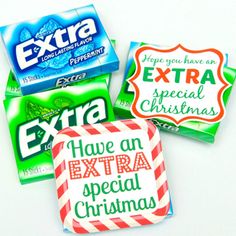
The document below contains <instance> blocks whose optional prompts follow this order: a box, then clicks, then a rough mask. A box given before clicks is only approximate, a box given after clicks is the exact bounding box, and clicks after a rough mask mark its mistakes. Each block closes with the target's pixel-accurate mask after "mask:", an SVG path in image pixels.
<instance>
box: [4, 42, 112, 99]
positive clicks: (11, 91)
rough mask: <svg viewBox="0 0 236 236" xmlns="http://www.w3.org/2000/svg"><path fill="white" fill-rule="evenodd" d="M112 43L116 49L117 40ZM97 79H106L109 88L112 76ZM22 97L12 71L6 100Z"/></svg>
mask: <svg viewBox="0 0 236 236" xmlns="http://www.w3.org/2000/svg"><path fill="white" fill-rule="evenodd" d="M111 42H112V45H113V47H114V48H115V46H116V40H111ZM91 79H94V78H91ZM96 79H105V80H106V83H107V86H108V88H109V87H110V82H111V74H105V75H101V76H98V77H96ZM79 82H80V81H79ZM79 82H74V83H70V84H69V85H68V86H70V85H77V84H78V83H79ZM20 96H22V93H21V90H20V86H19V84H18V83H17V81H16V79H15V76H14V74H13V72H12V71H10V73H9V75H8V80H7V86H6V90H5V97H6V98H13V97H20Z"/></svg>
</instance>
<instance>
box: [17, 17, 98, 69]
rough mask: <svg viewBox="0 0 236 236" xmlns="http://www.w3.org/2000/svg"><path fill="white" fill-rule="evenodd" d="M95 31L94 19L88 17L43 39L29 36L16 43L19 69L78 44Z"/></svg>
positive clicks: (61, 52)
mask: <svg viewBox="0 0 236 236" xmlns="http://www.w3.org/2000/svg"><path fill="white" fill-rule="evenodd" d="M96 33H97V29H96V24H95V21H94V20H93V19H92V18H88V19H85V20H82V21H79V22H77V23H76V24H74V25H70V26H69V27H67V28H62V29H57V30H56V31H55V32H54V33H52V34H49V35H47V36H46V37H45V38H44V39H36V38H31V39H29V40H27V41H25V42H23V43H20V44H18V45H16V48H15V53H16V59H17V62H18V65H19V67H20V69H21V70H25V69H27V68H29V67H31V66H33V65H36V64H39V63H41V62H43V61H46V60H47V59H50V58H53V57H56V56H58V55H60V54H63V53H65V52H67V51H70V50H72V49H74V48H76V47H78V46H80V41H82V40H83V39H87V38H88V37H90V36H93V35H95V34H96ZM64 49H65V50H64Z"/></svg>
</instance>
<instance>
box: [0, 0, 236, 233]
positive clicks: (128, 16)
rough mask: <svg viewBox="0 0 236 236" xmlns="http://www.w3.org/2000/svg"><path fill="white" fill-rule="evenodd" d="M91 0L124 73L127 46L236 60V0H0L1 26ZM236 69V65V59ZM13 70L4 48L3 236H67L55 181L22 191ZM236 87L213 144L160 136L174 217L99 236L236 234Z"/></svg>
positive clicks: (0, 125)
mask: <svg viewBox="0 0 236 236" xmlns="http://www.w3.org/2000/svg"><path fill="white" fill-rule="evenodd" d="M91 2H94V4H95V7H96V8H97V11H98V13H99V15H100V17H101V20H102V22H103V24H104V26H105V28H106V30H107V32H108V34H109V36H110V37H112V38H115V39H117V40H118V45H117V53H118V55H119V58H120V61H121V67H120V71H119V72H118V73H116V74H115V75H114V77H113V81H112V88H111V96H112V100H113V101H114V100H115V98H116V96H117V94H118V91H119V88H120V85H121V81H122V77H123V70H124V66H125V61H126V56H127V52H128V47H129V42H130V41H132V40H133V41H144V42H150V43H156V44H162V45H171V46H175V45H176V44H177V43H183V44H184V45H185V46H186V47H190V48H192V49H195V48H196V49H197V48H207V47H216V48H218V49H220V50H222V51H226V52H229V53H230V54H231V56H232V57H231V59H234V58H236V17H235V15H236V1H235V0H224V1H216V0H198V1H193V0H172V1H169V0H162V1H160V0H145V1H142V0H94V1H85V0H38V1H33V0H0V4H1V5H0V25H4V24H9V23H14V22H18V21H22V20H27V19H32V18H35V17H39V16H42V15H48V14H51V13H56V12H60V11H64V10H67V9H70V8H74V7H78V6H83V5H85V4H87V3H91ZM234 65H235V66H236V60H235V59H234ZM8 71H9V68H8V66H7V61H6V58H5V57H4V56H3V52H2V51H0V80H1V83H0V99H1V102H0V104H1V105H0V106H1V107H0V132H1V136H0V150H1V155H0V161H1V163H0V188H1V189H0V235H3V236H21V235H22V236H60V235H61V236H63V235H65V234H64V233H63V232H62V226H61V223H60V219H59V213H58V206H57V200H56V191H55V183H54V181H53V180H49V181H44V182H40V183H36V184H30V185H25V186H21V185H20V183H19V181H18V177H17V171H16V166H15V160H14V157H13V151H12V147H11V141H10V136H9V131H8V127H7V121H6V117H5V113H4V109H3V105H2V100H3V98H4V90H5V85H6V80H7V75H8ZM235 100H236V88H234V89H233V92H232V96H231V98H230V102H229V104H228V107H227V108H228V109H227V110H228V113H227V115H226V117H225V119H224V121H223V122H222V124H221V127H220V129H219V132H218V135H217V139H216V142H215V144H214V145H210V144H204V143H200V142H196V141H193V140H190V139H186V138H182V137H179V136H176V135H172V134H169V133H163V132H162V133H161V136H162V141H163V149H164V156H165V160H166V166H167V171H168V172H167V174H168V180H169V186H170V190H171V194H172V200H173V206H174V211H175V215H174V216H173V217H172V218H171V219H168V220H166V221H164V222H162V223H161V224H157V225H152V226H146V227H142V228H135V229H128V230H127V229H126V230H121V231H113V232H107V233H101V234H100V235H103V236H104V235H114V236H118V235H127V234H130V235H135V236H139V235H140V236H141V235H144V234H145V235H148V236H151V235H159V236H160V235H161V236H167V235H168V236H172V235H174V236H192V235H193V236H195V235H200V236H211V235H212V236H225V235H226V236H228V235H230V236H231V235H232V236H234V235H236V204H235V201H236V151H235V148H236V124H235V117H236V101H235Z"/></svg>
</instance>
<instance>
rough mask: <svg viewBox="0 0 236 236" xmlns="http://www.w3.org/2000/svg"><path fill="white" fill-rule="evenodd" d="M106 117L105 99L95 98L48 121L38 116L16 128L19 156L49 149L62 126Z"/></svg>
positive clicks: (85, 122)
mask: <svg viewBox="0 0 236 236" xmlns="http://www.w3.org/2000/svg"><path fill="white" fill-rule="evenodd" d="M107 119H108V114H107V105H106V101H105V100H104V99H103V98H97V99H94V100H91V101H88V102H86V103H84V104H82V105H80V106H77V107H75V108H73V109H64V110H63V111H61V112H60V114H59V115H55V116H53V117H52V118H51V119H50V121H49V122H47V121H45V120H43V119H41V118H40V117H39V118H36V119H34V120H31V121H29V122H26V123H24V124H21V125H19V126H18V128H17V143H18V153H19V156H20V158H21V159H22V160H26V159H28V158H30V157H33V156H35V155H37V154H40V153H42V152H44V151H46V150H50V149H51V143H52V140H53V138H54V136H55V135H56V134H57V133H58V131H59V130H61V129H63V128H66V127H68V126H71V125H82V124H95V123H98V122H103V121H107Z"/></svg>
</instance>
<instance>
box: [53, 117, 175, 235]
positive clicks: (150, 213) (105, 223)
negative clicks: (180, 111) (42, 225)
mask: <svg viewBox="0 0 236 236" xmlns="http://www.w3.org/2000/svg"><path fill="white" fill-rule="evenodd" d="M52 155H53V162H54V169H55V176H56V186H57V195H58V203H59V208H60V216H61V220H62V223H63V226H64V228H65V229H67V230H69V231H71V232H74V233H92V232H99V231H105V230H115V229H120V228H128V227H136V226H142V225H146V224H154V223H158V222H160V221H162V220H163V219H164V218H165V217H167V216H168V215H169V214H170V208H171V203H170V195H169V190H168V184H167V177H166V172H165V167H164V159H163V155H162V148H161V142H160V136H159V131H158V129H157V128H156V126H154V125H153V124H152V123H151V122H150V121H145V120H137V119H134V120H120V121H115V122H107V123H100V124H94V125H83V126H75V127H69V128H66V129H64V130H62V131H61V132H59V133H58V134H57V135H56V137H55V138H54V141H53V146H52ZM170 215H171V214H170Z"/></svg>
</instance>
